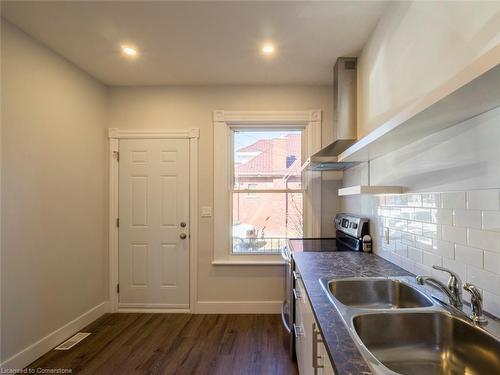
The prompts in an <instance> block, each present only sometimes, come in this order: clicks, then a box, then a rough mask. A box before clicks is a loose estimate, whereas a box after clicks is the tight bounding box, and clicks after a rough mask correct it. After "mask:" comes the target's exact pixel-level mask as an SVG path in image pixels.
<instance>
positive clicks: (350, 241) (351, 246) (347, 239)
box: [336, 230, 362, 251]
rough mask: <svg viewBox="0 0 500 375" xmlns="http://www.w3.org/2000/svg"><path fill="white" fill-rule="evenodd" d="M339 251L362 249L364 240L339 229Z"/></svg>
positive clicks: (337, 235) (337, 233)
mask: <svg viewBox="0 0 500 375" xmlns="http://www.w3.org/2000/svg"><path fill="white" fill-rule="evenodd" d="M336 237H337V251H361V244H362V242H361V241H360V240H358V239H357V238H354V237H351V236H349V235H348V234H345V233H344V232H341V231H339V230H337V232H336Z"/></svg>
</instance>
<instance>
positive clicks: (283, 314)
mask: <svg viewBox="0 0 500 375" xmlns="http://www.w3.org/2000/svg"><path fill="white" fill-rule="evenodd" d="M285 303H286V301H283V303H282V304H281V322H282V323H283V326H284V327H285V329H286V330H287V332H288V333H289V334H291V333H292V330H291V329H290V327H289V326H288V323H287V322H286V319H285Z"/></svg>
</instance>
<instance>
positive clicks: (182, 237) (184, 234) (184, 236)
mask: <svg viewBox="0 0 500 375" xmlns="http://www.w3.org/2000/svg"><path fill="white" fill-rule="evenodd" d="M179 237H180V238H181V240H184V239H186V237H187V236H186V233H181V234H180V235H179Z"/></svg>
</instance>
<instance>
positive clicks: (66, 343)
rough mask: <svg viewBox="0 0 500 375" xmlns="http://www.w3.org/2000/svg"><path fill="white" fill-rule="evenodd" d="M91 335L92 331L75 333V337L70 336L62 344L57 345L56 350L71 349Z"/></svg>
mask: <svg viewBox="0 0 500 375" xmlns="http://www.w3.org/2000/svg"><path fill="white" fill-rule="evenodd" d="M89 335H90V333H85V332H78V333H77V334H76V335H74V336H73V337H70V338H69V339H67V340H66V341H64V342H63V343H62V344H61V345H59V346H58V347H56V348H55V349H54V350H69V349H71V348H72V347H73V346H75V345H76V344H78V343H79V342H80V341H82V340H83V339H84V338H85V337H87V336H89Z"/></svg>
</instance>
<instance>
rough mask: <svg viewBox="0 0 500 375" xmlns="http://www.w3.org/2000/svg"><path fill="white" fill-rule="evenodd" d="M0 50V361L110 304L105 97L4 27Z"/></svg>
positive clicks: (38, 47)
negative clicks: (106, 237)
mask: <svg viewBox="0 0 500 375" xmlns="http://www.w3.org/2000/svg"><path fill="white" fill-rule="evenodd" d="M1 42H2V49H1V52H2V83H1V89H2V101H1V110H2V114H1V115H2V117H1V120H2V147H1V152H2V155H1V158H2V170H1V174H2V197H1V198H2V199H1V204H2V212H1V214H2V238H1V240H2V246H1V250H2V253H1V257H2V269H1V277H2V283H1V287H2V289H1V297H2V300H1V316H2V321H1V329H2V337H1V341H2V351H1V358H2V361H5V360H7V359H9V358H10V357H11V356H13V355H15V354H16V353H18V352H20V351H21V350H23V349H25V348H27V347H28V346H29V345H31V344H33V343H35V342H36V341H37V340H40V339H42V338H43V337H45V336H46V335H48V334H49V333H51V332H53V331H54V330H56V329H59V328H61V327H62V326H64V325H65V324H67V323H68V322H70V321H72V320H73V319H75V318H76V317H78V316H80V315H81V314H83V313H85V312H87V311H88V310H90V309H92V308H93V307H95V306H97V305H99V304H100V303H102V302H103V301H105V300H106V299H107V297H106V292H105V272H106V251H105V240H106V239H105V230H104V228H105V222H106V221H105V195H106V184H105V178H104V177H105V160H106V159H105V157H106V153H105V151H106V149H105V146H106V143H105V142H106V137H105V131H104V128H105V121H106V117H105V114H106V103H107V99H106V96H107V91H106V89H105V88H104V87H103V86H102V85H101V84H99V83H97V82H96V81H95V80H93V79H91V78H90V77H89V76H88V75H86V74H85V73H83V72H82V71H80V70H78V69H77V68H75V67H74V66H73V65H72V64H69V63H68V62H67V61H66V60H64V59H62V58H61V57H59V56H58V55H56V54H54V53H53V52H51V51H50V50H48V49H47V48H46V47H45V46H43V45H41V44H39V43H38V42H36V41H35V40H33V39H31V38H30V37H28V36H27V35H26V34H24V33H22V32H21V31H19V30H18V29H16V28H15V27H14V26H11V25H10V24H8V23H7V22H5V21H2V39H1ZM66 334H67V333H66ZM62 338H64V337H62ZM60 339H61V338H59V340H60ZM31 354H33V353H31ZM28 357H29V356H28ZM28 357H25V358H24V360H26V358H28ZM33 359H34V358H32V360H33ZM24 364H26V363H24Z"/></svg>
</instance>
